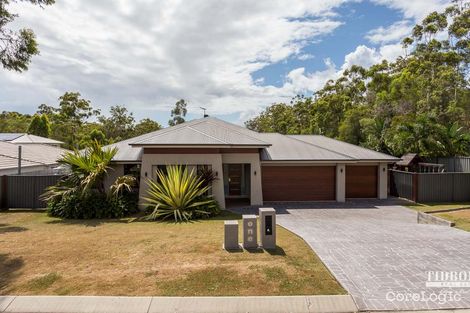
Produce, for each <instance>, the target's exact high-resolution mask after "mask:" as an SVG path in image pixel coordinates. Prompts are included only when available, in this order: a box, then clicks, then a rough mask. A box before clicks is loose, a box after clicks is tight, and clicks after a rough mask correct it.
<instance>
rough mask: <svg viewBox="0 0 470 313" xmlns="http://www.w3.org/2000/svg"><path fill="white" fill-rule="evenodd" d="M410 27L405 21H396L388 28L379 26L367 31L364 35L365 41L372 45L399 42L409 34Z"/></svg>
mask: <svg viewBox="0 0 470 313" xmlns="http://www.w3.org/2000/svg"><path fill="white" fill-rule="evenodd" d="M412 27H413V26H412V25H411V23H410V22H409V21H407V20H403V21H398V22H396V23H393V24H392V25H390V26H388V27H382V26H381V27H378V28H376V29H373V30H371V31H369V32H368V33H367V35H366V39H368V40H369V41H370V42H371V43H374V44H386V43H390V42H396V41H401V40H402V39H403V38H405V37H406V36H408V35H409V34H410V32H411V29H412Z"/></svg>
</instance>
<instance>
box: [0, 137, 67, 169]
mask: <svg viewBox="0 0 470 313" xmlns="http://www.w3.org/2000/svg"><path fill="white" fill-rule="evenodd" d="M18 147H19V145H17V144H13V143H9V142H3V141H0V158H1V161H0V169H7V168H16V167H17V166H18ZM67 151H68V150H66V149H62V148H59V147H55V146H49V145H40V144H27V145H24V146H21V160H22V161H21V165H22V166H23V167H27V166H40V165H54V164H57V160H58V159H59V158H60V157H61V156H62V155H63V154H64V153H65V152H67Z"/></svg>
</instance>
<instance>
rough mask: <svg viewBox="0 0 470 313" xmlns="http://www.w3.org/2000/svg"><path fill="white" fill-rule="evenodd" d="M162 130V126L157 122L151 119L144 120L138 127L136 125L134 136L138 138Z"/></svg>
mask: <svg viewBox="0 0 470 313" xmlns="http://www.w3.org/2000/svg"><path fill="white" fill-rule="evenodd" d="M161 128H162V126H161V125H160V124H158V123H157V122H155V121H153V120H151V119H149V118H144V119H142V120H141V121H140V122H139V123H138V124H137V125H135V127H134V131H133V134H132V136H134V137H137V136H140V135H143V134H148V133H151V132H154V131H156V130H159V129H161Z"/></svg>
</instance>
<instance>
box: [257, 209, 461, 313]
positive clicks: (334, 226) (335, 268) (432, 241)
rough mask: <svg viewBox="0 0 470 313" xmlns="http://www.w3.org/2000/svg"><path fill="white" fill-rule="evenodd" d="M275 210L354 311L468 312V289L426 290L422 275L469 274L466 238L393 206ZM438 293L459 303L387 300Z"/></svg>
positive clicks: (280, 219) (282, 223) (281, 222)
mask: <svg viewBox="0 0 470 313" xmlns="http://www.w3.org/2000/svg"><path fill="white" fill-rule="evenodd" d="M374 204H377V203H374ZM379 204H380V202H379ZM382 204H383V203H382ZM274 207H275V208H276V210H277V211H278V216H277V221H278V224H280V225H281V226H283V227H285V228H287V229H289V230H291V231H292V232H294V233H296V234H297V235H299V236H301V237H302V238H303V239H304V240H305V241H306V242H307V243H308V244H309V245H310V246H311V247H312V249H313V250H314V251H315V252H316V253H317V254H318V256H319V257H320V258H321V259H322V260H323V262H324V263H325V264H326V265H327V267H328V268H329V269H330V270H331V272H332V273H333V275H334V276H335V277H336V279H338V281H339V282H340V283H341V284H342V285H343V286H344V287H345V289H346V290H348V292H349V293H350V294H351V295H352V296H353V298H354V300H355V301H356V303H357V305H358V307H359V309H361V310H418V309H419V310H423V309H438V308H440V309H443V308H470V287H468V288H463V289H456V288H447V289H442V288H426V286H425V283H426V280H427V273H426V272H427V271H468V272H470V233H469V232H464V231H462V230H458V229H453V228H450V227H444V226H435V225H422V224H417V223H416V213H415V212H414V211H412V210H410V209H407V208H405V207H402V206H396V205H395V206H394V205H389V206H377V207H376V206H374V205H370V203H366V204H365V205H361V204H360V203H359V204H358V203H354V204H353V205H349V207H348V204H342V205H338V204H336V203H335V204H333V203H331V204H314V205H310V206H305V205H303V207H302V208H300V207H298V206H296V205H287V206H286V205H280V206H274ZM361 207H363V208H361ZM253 209H254V208H253ZM469 274H470V273H469ZM441 291H452V292H459V294H460V296H461V300H460V301H447V302H446V303H438V302H439V301H427V302H426V301H421V300H420V301H415V300H413V299H409V301H406V300H405V301H389V300H387V295H388V297H389V299H392V298H393V297H398V298H400V297H401V295H403V296H405V297H406V296H407V294H408V295H409V294H411V295H412V294H415V293H416V294H421V293H423V292H424V297H421V296H420V299H424V300H425V299H427V298H429V297H431V299H434V298H433V297H435V295H436V294H439V292H441ZM433 293H434V295H433ZM448 296H449V295H448ZM408 297H410V296H408ZM415 297H417V296H415ZM441 297H443V296H441ZM458 297H459V296H457V300H459V298H458ZM441 299H442V298H441Z"/></svg>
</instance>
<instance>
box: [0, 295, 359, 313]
mask: <svg viewBox="0 0 470 313" xmlns="http://www.w3.org/2000/svg"><path fill="white" fill-rule="evenodd" d="M357 311H358V310H357V307H356V305H355V304H354V301H352V298H351V296H349V295H339V296H338V295H332V296H329V295H325V296H276V297H261V296H260V297H98V296H17V297H15V296H0V312H9V313H33V312H34V313H39V312H44V313H46V312H47V313H110V312H113V313H114V312H126V313H170V312H172V313H173V312H178V313H184V312H188V313H189V312H191V313H212V312H214V313H215V312H217V313H238V312H261V313H268V312H269V313H285V312H298V313H304V312H305V313H311V312H315V313H353V312H357Z"/></svg>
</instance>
